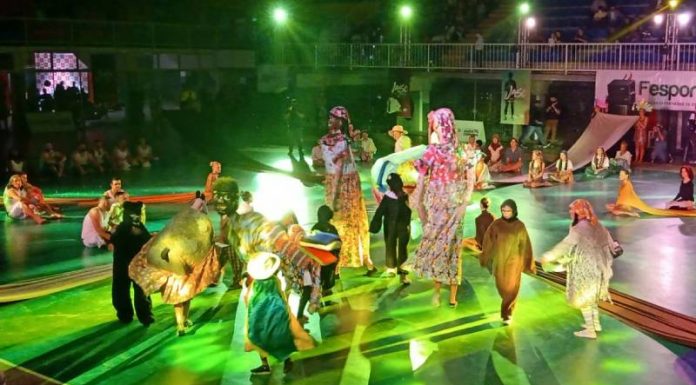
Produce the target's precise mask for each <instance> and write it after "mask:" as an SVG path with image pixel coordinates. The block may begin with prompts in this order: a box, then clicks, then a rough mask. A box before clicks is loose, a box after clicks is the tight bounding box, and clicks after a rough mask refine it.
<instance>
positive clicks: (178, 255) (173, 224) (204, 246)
mask: <svg viewBox="0 0 696 385" xmlns="http://www.w3.org/2000/svg"><path fill="white" fill-rule="evenodd" d="M223 263H224V261H222V260H221V258H220V253H219V252H218V251H217V249H216V248H215V245H214V243H213V223H212V222H211V221H210V219H209V218H208V216H207V215H204V214H201V213H199V212H197V211H195V210H194V209H192V208H188V207H187V208H186V209H185V210H184V211H182V212H180V213H179V214H177V215H175V216H174V218H172V220H171V221H170V222H169V223H168V224H167V225H166V226H165V228H164V229H163V230H162V231H161V232H160V233H159V234H157V235H156V236H155V237H153V238H152V239H151V240H150V241H149V242H148V243H147V244H145V246H144V247H143V248H142V250H140V252H139V253H138V255H137V256H136V257H135V258H134V259H133V261H132V262H131V263H130V266H129V269H128V272H129V274H130V277H131V279H133V281H135V282H136V283H137V284H138V285H140V287H142V289H143V291H144V292H145V294H146V295H150V294H151V293H154V292H157V291H159V292H160V293H161V294H162V302H164V303H167V304H171V305H174V314H175V316H176V329H177V334H178V335H179V336H180V337H181V336H184V335H185V334H186V333H187V331H188V328H189V327H191V326H192V323H191V321H190V320H189V319H188V315H189V309H190V306H191V299H193V297H195V296H196V295H197V294H198V293H200V292H202V291H203V290H205V289H206V288H207V287H208V286H209V285H211V284H213V283H215V282H217V281H218V280H219V279H220V270H221V266H222V265H223Z"/></svg>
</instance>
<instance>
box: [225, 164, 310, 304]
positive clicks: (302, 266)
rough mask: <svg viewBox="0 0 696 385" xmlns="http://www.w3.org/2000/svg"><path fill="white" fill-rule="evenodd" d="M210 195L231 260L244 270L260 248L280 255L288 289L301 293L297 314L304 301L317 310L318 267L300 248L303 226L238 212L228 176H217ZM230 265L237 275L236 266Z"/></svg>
mask: <svg viewBox="0 0 696 385" xmlns="http://www.w3.org/2000/svg"><path fill="white" fill-rule="evenodd" d="M213 196H214V198H213V201H214V204H215V210H216V211H217V212H218V213H219V214H220V215H221V217H222V219H221V221H220V222H221V231H223V232H224V233H223V234H221V238H222V240H223V241H224V243H226V244H229V245H230V246H229V250H230V252H229V256H230V258H231V259H232V261H234V263H236V264H239V266H240V267H241V268H242V269H243V267H244V265H245V264H246V263H247V262H248V261H249V255H251V254H253V253H258V252H262V251H263V252H269V253H273V254H275V255H277V256H279V257H280V258H281V261H282V264H281V270H282V271H283V276H285V279H287V280H288V283H289V288H290V289H292V290H294V291H295V292H296V293H298V294H299V295H300V304H299V308H298V316H302V315H304V309H305V306H307V304H309V307H308V310H309V312H310V313H313V312H314V311H315V310H317V309H318V308H319V306H320V301H321V267H320V265H319V263H318V262H317V261H316V260H315V259H314V258H313V256H312V255H311V254H309V253H307V252H305V251H304V250H303V249H302V248H301V247H300V241H301V240H302V237H303V236H304V231H303V230H302V227H300V226H299V225H297V224H289V225H288V226H287V227H286V226H284V225H283V224H281V223H277V222H272V221H269V220H267V219H266V218H264V216H263V215H261V214H260V213H258V212H255V211H250V212H247V213H245V214H241V215H240V214H237V208H238V205H239V187H238V185H237V182H236V181H235V180H234V179H232V178H230V177H220V178H219V179H218V180H217V181H216V182H215V185H213ZM223 222H224V224H223ZM223 226H224V227H223ZM233 268H234V270H235V274H237V272H238V270H236V269H237V268H236V267H234V266H233ZM240 270H241V269H240ZM236 279H237V277H236V276H235V280H236Z"/></svg>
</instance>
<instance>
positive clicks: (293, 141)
mask: <svg viewBox="0 0 696 385" xmlns="http://www.w3.org/2000/svg"><path fill="white" fill-rule="evenodd" d="M300 120H301V116H300V113H299V112H297V110H296V109H295V107H294V106H293V107H290V108H288V111H287V112H286V114H285V123H286V124H287V129H288V153H289V154H290V155H292V151H293V149H294V147H295V146H297V150H298V151H299V153H300V158H301V157H302V156H303V155H304V153H303V151H302V144H303V143H302V126H301V122H300Z"/></svg>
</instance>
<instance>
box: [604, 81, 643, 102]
mask: <svg viewBox="0 0 696 385" xmlns="http://www.w3.org/2000/svg"><path fill="white" fill-rule="evenodd" d="M607 91H608V92H609V97H608V98H607V102H609V105H610V106H611V105H629V106H632V105H633V104H635V102H636V82H635V81H633V80H623V79H615V80H612V81H611V83H609V84H608V85H607Z"/></svg>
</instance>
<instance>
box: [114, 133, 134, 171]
mask: <svg viewBox="0 0 696 385" xmlns="http://www.w3.org/2000/svg"><path fill="white" fill-rule="evenodd" d="M130 162H131V156H130V151H129V150H128V142H127V141H126V140H125V139H122V140H121V141H120V142H118V145H117V146H116V147H115V148H114V152H113V167H112V168H113V169H114V170H119V171H128V170H130Z"/></svg>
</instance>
